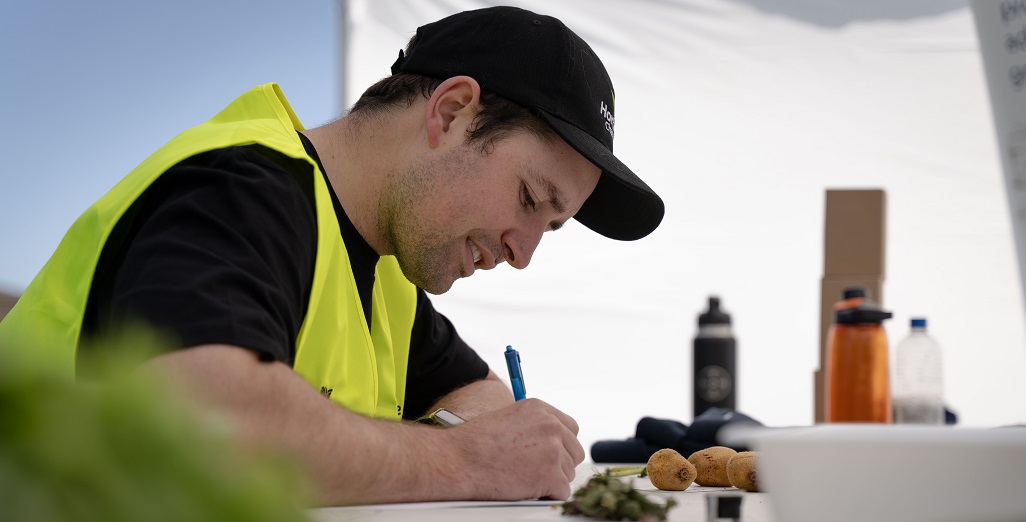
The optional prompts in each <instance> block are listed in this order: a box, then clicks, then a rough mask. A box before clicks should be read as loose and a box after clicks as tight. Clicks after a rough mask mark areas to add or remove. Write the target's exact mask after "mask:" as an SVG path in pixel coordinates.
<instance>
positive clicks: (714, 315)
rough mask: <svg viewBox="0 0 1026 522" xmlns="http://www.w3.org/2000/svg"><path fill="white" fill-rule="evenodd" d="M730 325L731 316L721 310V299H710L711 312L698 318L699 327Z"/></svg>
mask: <svg viewBox="0 0 1026 522" xmlns="http://www.w3.org/2000/svg"><path fill="white" fill-rule="evenodd" d="M707 324H730V314H728V313H727V312H724V311H723V310H720V298H719V297H710V298H709V310H708V311H706V312H705V313H703V314H701V315H699V316H698V325H699V326H703V325H707Z"/></svg>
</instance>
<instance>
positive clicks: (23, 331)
mask: <svg viewBox="0 0 1026 522" xmlns="http://www.w3.org/2000/svg"><path fill="white" fill-rule="evenodd" d="M297 130H303V126H302V124H301V123H300V122H299V119H298V118H297V117H296V115H295V113H294V112H293V111H292V107H291V106H290V105H289V102H288V100H286V99H285V96H284V95H283V94H282V92H281V89H280V88H279V87H278V85H276V84H273V83H269V84H266V85H261V86H259V87H256V88H254V89H252V90H250V91H248V92H246V93H245V94H243V95H242V96H240V97H239V98H237V99H236V100H235V101H234V102H232V103H231V104H230V105H228V106H227V107H226V108H225V109H224V110H222V111H221V112H219V113H218V114H217V115H216V116H214V117H213V118H211V119H210V120H209V121H207V122H206V123H203V124H201V125H198V126H196V127H193V128H191V129H188V130H186V131H185V132H183V133H181V134H179V135H178V136H176V137H175V138H174V139H172V140H171V141H170V142H168V143H167V144H166V145H164V146H163V147H161V148H160V149H159V150H157V151H156V152H154V153H153V155H151V156H150V157H149V158H147V159H146V160H145V161H143V162H142V163H141V164H140V165H139V166H138V167H136V168H135V170H133V171H132V172H130V173H129V174H128V175H127V176H125V178H124V179H122V180H121V181H120V182H119V183H118V184H117V185H116V186H115V187H114V188H113V189H111V190H110V192H108V193H107V194H106V195H104V196H103V197H102V198H100V199H99V200H98V201H97V202H96V203H94V204H93V206H91V207H89V208H88V209H87V210H86V211H85V212H84V213H83V214H82V215H81V216H80V217H79V218H78V220H76V221H75V223H74V224H73V225H72V226H71V229H70V230H69V231H68V233H67V234H66V235H65V236H64V239H62V240H61V243H60V245H59V246H58V247H57V250H56V251H55V252H54V254H53V256H52V257H51V258H50V260H49V261H47V263H46V265H45V266H44V267H43V269H42V270H41V271H40V272H39V274H37V275H36V277H35V279H33V281H32V283H31V284H29V287H28V288H27V289H26V290H25V292H24V293H23V294H22V296H21V298H19V300H18V302H17V304H16V305H15V306H14V308H13V309H12V310H11V311H10V313H9V314H8V315H7V317H6V318H5V319H4V321H3V322H2V323H0V350H4V351H5V352H7V355H9V356H11V357H12V358H13V360H14V361H15V362H17V363H23V364H26V365H38V364H41V365H44V366H45V367H46V368H47V369H48V370H50V371H53V370H57V371H58V372H59V374H61V375H64V376H66V377H68V378H73V377H74V375H75V353H76V350H77V348H78V343H79V336H80V333H81V329H82V320H83V317H84V315H85V307H86V301H87V299H88V297H89V287H90V285H91V283H92V279H93V272H94V271H95V269H96V264H97V262H98V260H99V258H100V253H101V252H102V250H103V245H104V243H105V242H106V241H107V238H108V236H109V235H110V233H111V231H112V230H113V228H114V225H116V224H117V222H118V220H119V219H120V218H121V216H122V214H124V213H125V211H126V210H128V208H129V207H130V206H131V205H132V203H133V202H134V201H135V200H136V199H137V198H138V197H139V196H140V195H141V194H142V193H143V192H144V191H145V190H146V188H147V187H149V186H150V184H151V183H153V181H154V180H156V179H157V178H158V177H159V176H160V175H161V174H162V173H164V172H165V171H166V170H168V169H169V168H171V167H172V166H174V165H176V164H177V163H179V162H181V161H182V160H184V159H186V158H189V157H192V156H195V155H196V154H200V153H203V152H206V151H210V150H215V149H221V148H225V147H231V146H244V145H251V144H260V145H263V146H265V147H268V148H271V149H274V150H277V151H279V152H281V153H283V154H285V155H288V156H291V157H293V158H296V159H302V160H306V161H307V162H309V163H310V165H311V166H312V168H311V173H312V175H313V176H314V201H315V204H316V214H317V230H318V231H317V257H316V261H315V267H314V276H313V286H312V287H311V291H310V302H309V304H308V307H307V313H306V317H305V318H304V319H303V325H302V327H301V329H300V331H299V337H298V339H297V340H296V358H295V363H294V365H293V368H294V369H295V371H296V372H297V373H299V374H300V375H301V376H303V378H304V379H306V381H307V382H308V383H310V384H311V385H312V386H313V387H314V388H316V389H318V390H319V391H321V393H323V394H324V395H327V396H328V397H330V398H331V400H333V401H335V402H336V403H338V404H341V405H343V406H345V407H347V408H349V409H350V410H352V411H355V412H358V413H362V414H364V415H372V416H375V417H380V418H386V419H392V420H400V419H401V418H402V407H403V401H404V398H405V393H406V365H407V359H408V356H409V347H410V333H411V330H412V328H413V317H414V315H415V312H416V307H417V292H416V288H415V287H414V286H413V285H412V284H411V283H410V282H409V281H407V279H406V277H405V276H403V274H402V271H401V270H400V269H399V264H398V262H396V260H395V258H394V257H392V256H384V257H382V258H381V259H380V260H379V262H378V264H377V267H376V268H375V280H374V281H375V282H374V290H373V296H372V299H373V303H372V313H371V316H372V321H373V323H372V325H371V328H370V330H368V328H367V321H366V319H365V318H364V313H363V306H361V304H360V296H359V293H358V292H357V289H356V282H355V280H354V278H353V272H352V267H351V266H350V264H349V256H348V254H347V253H346V249H345V245H344V244H343V242H342V237H341V234H340V232H339V227H338V221H337V218H336V216H335V211H334V208H333V206H332V200H331V194H330V192H329V188H328V186H327V185H326V184H325V183H324V178H323V176H322V175H321V172H320V169H319V168H318V167H317V163H316V161H314V160H313V159H312V158H310V156H309V155H307V154H306V151H305V150H304V148H303V144H302V142H301V141H300V139H299V136H297V135H296V131H297Z"/></svg>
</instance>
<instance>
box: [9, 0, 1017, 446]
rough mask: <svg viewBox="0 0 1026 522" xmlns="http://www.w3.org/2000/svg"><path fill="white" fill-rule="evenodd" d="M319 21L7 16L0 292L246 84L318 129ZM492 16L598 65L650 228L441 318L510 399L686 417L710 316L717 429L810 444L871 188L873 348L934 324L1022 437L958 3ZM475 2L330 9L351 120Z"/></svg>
mask: <svg viewBox="0 0 1026 522" xmlns="http://www.w3.org/2000/svg"><path fill="white" fill-rule="evenodd" d="M338 2H339V0H308V1H305V2H289V3H283V2H280V1H277V0H223V1H219V2H207V1H205V0H178V1H176V2H174V3H159V2H157V3H147V2H142V3H140V2H135V1H131V0H102V1H100V2H95V3H93V2H90V3H81V2H74V1H71V0H55V1H53V2H37V1H34V0H11V1H10V2H5V3H4V7H3V8H0V10H2V11H3V15H4V16H0V29H2V30H0V49H2V50H0V66H2V70H3V71H4V79H5V81H4V84H3V87H0V89H2V92H3V93H4V94H5V98H7V99H8V103H4V104H2V105H0V116H2V117H3V121H4V122H6V125H4V126H2V127H0V154H2V155H3V157H4V158H5V162H6V163H5V169H4V170H3V171H2V172H0V222H2V223H4V226H3V227H0V244H2V245H4V246H3V248H2V249H0V285H2V286H3V287H4V288H5V289H8V290H12V291H15V292H16V291H18V290H20V289H21V288H24V286H25V285H27V284H28V282H29V280H30V279H31V277H32V274H34V273H35V272H36V271H37V270H38V269H39V267H41V266H42V264H43V262H45V260H46V258H47V257H48V256H49V254H50V252H52V250H53V248H54V247H55V246H56V244H57V242H58V240H59V238H60V237H61V235H63V233H64V231H65V230H66V229H67V228H68V226H70V224H71V222H72V221H73V220H74V218H75V217H76V216H77V215H78V214H79V213H80V212H81V211H82V210H83V209H84V208H86V207H87V206H88V205H89V204H90V203H91V202H92V201H93V200H95V199H96V198H97V197H99V196H100V195H102V194H103V193H104V192H106V191H107V190H108V189H109V188H110V187H111V186H113V184H114V183H115V182H116V181H117V180H118V179H119V178H120V177H121V176H123V175H124V174H125V173H126V172H128V170H130V169H131V168H132V167H133V166H134V165H135V164H137V163H138V162H139V161H141V160H142V159H143V158H145V157H146V156H147V155H148V154H149V153H150V152H151V151H152V150H154V149H155V148H156V147H159V146H160V145H161V144H162V143H164V142H165V141H166V140H167V139H169V138H171V137H172V136H173V135H174V134H176V133H177V132H179V131H181V130H182V129H184V128H186V127H189V126H192V125H195V124H197V123H200V122H202V121H204V120H206V119H207V118H209V117H210V116H212V115H213V114H215V113H216V112H217V111H218V110H220V108H221V107H223V106H224V105H225V104H227V103H228V102H229V101H231V100H232V99H233V98H234V97H235V96H237V95H238V94H240V93H241V92H243V91H244V90H246V89H248V88H250V87H252V86H253V85H256V84H258V83H263V82H267V81H278V82H280V83H281V84H282V87H283V89H284V91H285V93H286V95H287V96H288V97H289V99H290V101H291V102H292V105H293V107H294V108H295V109H296V111H297V113H298V115H299V116H300V118H301V119H302V120H303V121H304V122H305V123H306V125H307V126H315V125H319V124H321V123H323V122H324V121H327V120H328V119H331V118H332V117H335V116H337V114H338V112H339V108H338V107H337V97H336V95H335V93H336V92H337V91H338V86H337V77H338V75H337V65H338V60H337V56H333V55H332V54H333V53H336V52H337V45H336V42H335V41H333V38H334V32H335V30H336V22H337V20H338V16H337V14H338V13H337V11H336V7H337V5H338ZM512 3H514V4H515V5H520V6H523V7H526V8H529V9H533V10H536V11H539V12H544V13H547V14H552V15H555V16H557V17H560V18H561V19H562V20H564V22H566V23H567V24H568V25H569V26H570V27H572V28H573V29H574V30H576V31H577V32H578V33H579V34H580V35H581V36H582V37H584V39H585V40H587V41H588V42H590V43H591V45H592V47H593V48H594V49H595V50H596V52H597V53H598V54H599V56H601V57H602V59H603V60H604V61H605V64H606V66H607V68H608V70H609V72H610V74H611V76H612V77H613V81H614V85H615V86H616V94H617V96H616V120H617V121H616V123H617V129H616V130H617V133H616V152H617V155H618V156H619V157H620V158H621V159H623V160H624V161H625V162H626V163H627V164H628V165H630V166H631V167H632V168H633V169H634V170H635V172H637V173H639V174H640V175H641V176H642V177H643V178H644V179H646V180H647V181H648V183H649V184H650V185H651V186H652V187H653V188H655V189H656V190H657V191H658V192H659V193H660V194H661V195H662V196H663V198H664V200H665V201H666V209H667V210H666V218H665V220H664V222H663V224H662V226H661V227H660V228H659V229H658V230H656V231H655V232H654V233H653V234H652V235H651V236H649V237H648V238H645V239H643V240H641V241H637V242H633V243H621V242H616V241H612V240H607V239H605V238H602V237H600V236H598V235H597V234H594V233H591V232H590V231H588V230H587V229H584V228H583V227H581V226H580V225H577V224H576V223H575V222H571V223H570V224H569V225H568V226H567V227H565V229H564V230H561V231H559V232H556V233H553V234H551V237H546V238H545V240H544V241H543V242H542V244H541V246H540V248H539V249H538V251H537V253H536V255H535V256H534V260H533V262H532V264H531V266H530V267H529V268H528V269H527V270H525V271H523V272H518V271H516V270H513V269H511V268H510V267H508V266H502V267H500V268H498V269H496V270H494V271H491V272H484V273H479V274H477V275H476V276H475V277H473V278H471V279H469V280H463V281H460V282H458V283H457V284H456V285H455V286H454V288H453V290H452V291H451V292H449V293H448V294H446V295H443V296H439V297H438V298H436V305H437V307H438V308H439V309H441V310H442V311H443V312H444V313H446V314H447V315H448V316H449V317H450V318H451V319H452V320H453V321H454V322H455V323H456V325H457V326H458V328H459V329H460V332H461V334H462V335H463V337H465V338H466V339H467V340H468V341H469V342H470V343H471V344H472V345H473V346H475V347H476V348H477V349H478V350H479V351H480V353H481V354H482V355H483V356H484V358H485V359H486V360H487V361H488V362H489V364H491V365H492V367H493V368H494V369H495V370H496V372H497V373H499V374H500V375H502V376H505V367H504V362H503V359H502V355H501V353H502V351H503V349H504V347H505V346H506V345H507V344H512V345H513V346H514V347H516V348H517V349H519V350H520V351H521V354H522V357H523V369H524V372H525V374H526V384H527V391H528V394H529V395H530V396H532V397H538V398H542V399H544V400H546V401H548V402H550V403H552V404H554V405H556V406H558V407H560V408H561V409H563V410H565V411H566V412H568V413H570V414H571V415H573V416H574V417H576V418H577V419H578V421H579V422H580V424H581V439H582V442H583V443H584V444H585V445H586V446H590V444H591V443H592V442H593V441H595V440H599V439H607V438H615V439H619V438H624V437H627V436H630V435H632V434H633V432H634V426H635V423H636V422H637V420H638V419H639V418H640V417H642V416H646V415H648V416H657V417H665V418H674V419H678V420H681V421H683V422H686V423H687V422H690V420H691V397H690V386H691V378H690V375H691V362H690V346H691V338H692V336H693V335H694V333H695V320H696V317H697V315H698V313H699V312H700V311H701V310H702V309H703V308H704V306H705V301H706V298H707V296H709V295H711V294H715V295H718V296H720V297H721V298H722V301H723V305H724V307H725V308H726V309H727V311H729V312H730V313H731V314H732V316H733V318H734V322H735V330H736V335H737V337H738V343H739V345H738V356H739V361H740V362H739V365H740V367H739V379H740V383H739V386H740V388H739V398H738V405H739V408H740V409H741V410H742V411H744V412H746V413H748V414H749V415H751V416H753V417H755V418H757V419H759V420H761V421H762V422H764V423H766V424H771V425H795V424H809V423H811V422H812V419H813V415H812V404H813V384H812V383H813V377H812V372H813V370H814V369H815V368H816V366H817V363H818V361H817V357H818V347H817V343H818V340H819V280H820V277H821V276H822V273H821V271H822V246H823V238H822V235H823V210H824V208H823V206H824V198H825V196H824V192H825V190H826V189H828V188H882V189H885V190H886V191H887V201H888V221H887V234H888V242H887V278H886V284H885V292H884V293H885V295H884V298H885V299H884V304H885V306H886V307H887V308H888V309H890V310H893V311H894V313H895V319H894V320H893V321H891V322H889V323H887V329H888V332H889V334H890V337H891V342H892V346H893V345H894V344H896V343H897V342H898V341H899V340H900V339H901V337H902V336H903V335H904V334H905V332H906V331H907V323H908V319H909V317H910V316H912V315H924V316H926V317H928V318H929V320H930V330H931V332H932V333H933V334H934V336H935V337H936V338H937V340H938V341H939V342H940V344H941V346H942V349H943V351H944V357H945V364H946V366H945V378H946V380H947V383H946V384H947V390H946V391H947V402H948V403H949V405H950V407H951V408H952V409H953V410H955V411H956V412H957V413H958V414H959V416H960V418H961V420H962V422H963V423H964V424H968V425H974V426H997V425H1004V424H1012V423H1023V422H1026V401H1023V400H1022V399H1023V397H1026V328H1024V326H1026V324H1024V310H1023V304H1022V303H1023V299H1022V296H1021V290H1020V286H1019V280H1018V274H1017V271H1016V263H1015V259H1014V248H1013V244H1012V239H1011V238H1012V234H1011V227H1010V220H1009V217H1008V211H1007V203H1006V198H1005V194H1004V193H1003V186H1002V178H1001V174H1000V170H999V169H1000V167H999V161H998V156H997V148H996V145H995V140H994V131H993V124H992V121H991V116H990V112H989V111H990V109H989V103H988V100H987V89H986V85H985V84H984V76H983V71H982V65H981V58H980V56H979V52H978V45H977V40H976V34H975V32H974V31H975V30H974V25H973V20H972V17H971V13H970V10H969V8H968V6H967V4H966V2H965V1H964V0H963V1H957V0H938V1H920V0H894V1H885V0H874V1H858V0H832V1H813V0H767V1H765V2H762V1H758V2H756V1H755V0H752V1H751V2H740V1H729V0H633V1H627V0H560V1H558V2H556V1H540V0H538V1H516V2H512ZM486 4H489V2H474V1H465V0H447V1H436V2H427V1H420V0H416V1H415V0H409V1H400V0H359V1H350V2H349V10H350V11H349V12H350V18H351V24H352V26H351V27H352V34H351V36H352V38H351V40H350V42H349V53H348V56H349V64H348V68H347V71H348V74H349V81H348V92H349V96H350V98H352V97H355V96H357V95H358V94H359V93H360V92H361V91H362V90H363V88H365V87H366V86H367V85H369V84H370V83H372V82H373V81H376V80H377V79H379V78H381V77H383V76H385V75H386V74H388V68H389V66H390V65H391V64H392V62H393V61H394V59H395V56H396V53H397V51H398V49H399V48H400V47H403V46H404V45H405V43H406V41H407V40H408V38H409V37H410V36H412V35H413V33H414V31H415V29H416V27H417V26H418V25H421V24H423V23H426V22H429V21H433V20H435V19H438V18H440V17H442V16H444V15H447V14H450V13H453V12H457V11H460V10H463V9H471V8H475V7H479V6H483V5H486ZM750 4H758V5H759V6H761V9H763V10H759V9H757V8H755V7H753V6H752V5H750ZM350 101H352V100H350Z"/></svg>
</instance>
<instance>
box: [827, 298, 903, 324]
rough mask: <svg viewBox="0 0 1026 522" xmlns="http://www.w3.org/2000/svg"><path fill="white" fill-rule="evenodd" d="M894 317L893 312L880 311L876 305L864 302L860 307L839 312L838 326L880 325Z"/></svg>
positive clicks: (837, 316)
mask: <svg viewBox="0 0 1026 522" xmlns="http://www.w3.org/2000/svg"><path fill="white" fill-rule="evenodd" d="M892 316H893V314H892V313H891V312H887V311H884V310H882V309H880V307H879V306H877V305H876V303H871V302H869V301H863V302H862V303H859V305H858V306H853V307H851V308H845V309H843V310H838V311H837V313H836V319H835V320H836V322H837V324H880V323H882V322H884V320H885V319H890V318H891V317H892Z"/></svg>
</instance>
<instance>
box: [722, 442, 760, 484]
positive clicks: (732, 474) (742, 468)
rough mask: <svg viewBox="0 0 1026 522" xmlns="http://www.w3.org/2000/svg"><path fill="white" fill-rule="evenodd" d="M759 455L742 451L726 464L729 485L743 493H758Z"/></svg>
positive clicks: (754, 452)
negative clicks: (741, 490) (743, 491)
mask: <svg viewBox="0 0 1026 522" xmlns="http://www.w3.org/2000/svg"><path fill="white" fill-rule="evenodd" d="M758 463H759V453H758V452H756V451H742V452H740V453H738V454H737V455H734V456H733V457H731V458H730V461H728V462H727V477H728V478H729V479H730V483H731V484H732V485H733V486H734V487H735V488H738V489H743V490H745V491H759V473H758V469H757V468H758Z"/></svg>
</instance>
